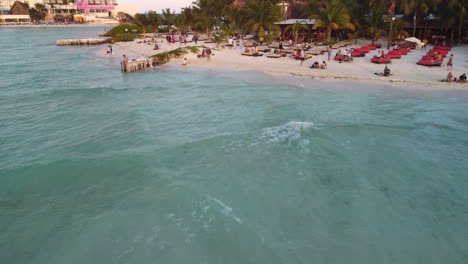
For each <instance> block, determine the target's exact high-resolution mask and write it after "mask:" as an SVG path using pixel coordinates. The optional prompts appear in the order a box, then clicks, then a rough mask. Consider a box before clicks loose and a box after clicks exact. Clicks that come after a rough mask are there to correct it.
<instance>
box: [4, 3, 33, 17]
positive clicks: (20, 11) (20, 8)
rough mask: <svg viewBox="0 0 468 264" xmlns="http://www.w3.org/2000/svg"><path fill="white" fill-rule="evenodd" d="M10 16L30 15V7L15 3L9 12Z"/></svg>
mask: <svg viewBox="0 0 468 264" xmlns="http://www.w3.org/2000/svg"><path fill="white" fill-rule="evenodd" d="M8 14H9V15H29V9H28V7H27V6H26V5H25V4H23V3H21V2H19V1H15V2H14V3H13V5H12V6H11V9H10V12H8Z"/></svg>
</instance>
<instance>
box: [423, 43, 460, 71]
mask: <svg viewBox="0 0 468 264" xmlns="http://www.w3.org/2000/svg"><path fill="white" fill-rule="evenodd" d="M451 49H452V48H451V47H445V46H442V47H441V46H436V47H434V48H433V49H432V50H430V51H429V52H428V53H427V54H426V55H425V56H423V57H422V58H421V60H419V61H418V62H417V64H418V65H421V66H426V67H441V66H442V62H443V60H444V58H445V57H446V56H447V54H448V53H449V51H450V50H451ZM438 58H439V59H438Z"/></svg>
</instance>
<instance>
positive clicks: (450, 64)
mask: <svg viewBox="0 0 468 264" xmlns="http://www.w3.org/2000/svg"><path fill="white" fill-rule="evenodd" d="M452 67H453V54H451V55H450V59H449V61H448V62H447V71H452Z"/></svg>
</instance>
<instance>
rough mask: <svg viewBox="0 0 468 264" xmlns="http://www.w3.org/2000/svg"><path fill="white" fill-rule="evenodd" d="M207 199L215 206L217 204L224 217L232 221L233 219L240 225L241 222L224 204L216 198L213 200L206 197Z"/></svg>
mask: <svg viewBox="0 0 468 264" xmlns="http://www.w3.org/2000/svg"><path fill="white" fill-rule="evenodd" d="M207 197H208V199H210V200H211V201H213V202H215V203H216V204H218V205H219V206H221V208H222V213H223V214H224V215H225V216H229V217H231V218H232V219H234V220H235V221H236V222H238V223H239V224H242V220H241V219H240V218H239V217H237V216H235V215H234V213H233V210H232V208H231V207H229V206H227V205H226V204H224V203H223V202H222V201H221V200H219V199H216V198H213V197H211V196H209V195H208V196H207Z"/></svg>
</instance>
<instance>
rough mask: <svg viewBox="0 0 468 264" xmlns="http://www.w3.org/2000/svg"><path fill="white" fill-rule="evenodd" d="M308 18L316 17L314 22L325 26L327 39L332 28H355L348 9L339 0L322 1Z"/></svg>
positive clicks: (318, 25) (329, 37)
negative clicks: (321, 5)
mask: <svg viewBox="0 0 468 264" xmlns="http://www.w3.org/2000/svg"><path fill="white" fill-rule="evenodd" d="M309 18H312V19H316V22H315V24H316V26H317V27H325V28H327V41H329V40H330V39H331V33H332V31H333V30H338V29H342V28H343V29H350V30H353V31H354V30H355V26H354V25H353V24H352V23H351V17H350V16H349V13H348V10H347V9H346V7H345V5H344V4H343V3H342V2H341V1H340V0H328V1H326V2H324V5H323V7H319V8H318V11H317V12H316V13H315V14H314V15H311V16H310V17H309Z"/></svg>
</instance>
